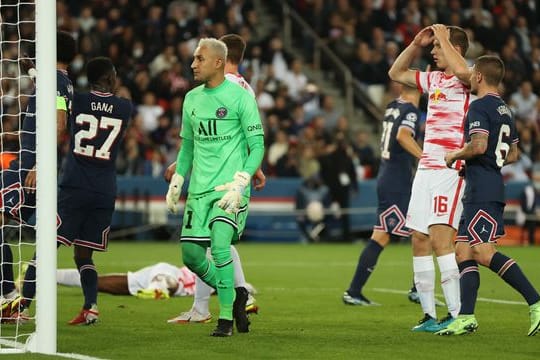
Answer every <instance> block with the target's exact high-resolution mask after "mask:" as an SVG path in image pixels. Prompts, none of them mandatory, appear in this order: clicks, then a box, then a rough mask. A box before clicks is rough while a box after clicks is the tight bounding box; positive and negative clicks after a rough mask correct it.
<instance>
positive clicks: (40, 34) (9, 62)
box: [0, 0, 57, 358]
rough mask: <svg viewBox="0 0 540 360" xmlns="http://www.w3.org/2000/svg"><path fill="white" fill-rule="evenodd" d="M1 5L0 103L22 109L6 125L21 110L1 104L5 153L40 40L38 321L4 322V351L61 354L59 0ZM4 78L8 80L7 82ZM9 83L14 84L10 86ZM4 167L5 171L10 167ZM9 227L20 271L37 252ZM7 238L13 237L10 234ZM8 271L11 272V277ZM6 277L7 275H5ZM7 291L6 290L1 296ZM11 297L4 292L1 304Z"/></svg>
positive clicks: (0, 349) (0, 332)
mask: <svg viewBox="0 0 540 360" xmlns="http://www.w3.org/2000/svg"><path fill="white" fill-rule="evenodd" d="M0 10H1V12H0V15H3V14H4V12H5V14H7V15H8V16H7V17H6V18H5V19H3V18H2V16H0V27H1V29H2V33H1V34H0V54H2V56H1V59H0V60H1V62H0V66H1V68H0V77H1V83H0V86H2V89H0V90H1V95H2V98H1V99H2V100H1V101H0V103H2V105H3V104H4V101H6V103H7V104H15V108H16V109H18V111H19V114H18V119H19V120H18V121H15V123H17V122H18V124H19V129H16V128H15V129H11V127H9V128H6V130H4V127H3V124H4V120H5V119H6V123H8V122H10V121H11V120H12V119H13V118H14V117H15V116H16V115H17V114H15V113H12V109H10V110H9V111H7V112H6V113H4V112H3V107H2V108H0V113H1V114H2V124H1V125H2V143H1V149H0V151H2V155H4V151H5V154H8V155H9V154H13V153H14V151H13V150H12V149H11V148H9V149H7V150H5V149H4V141H3V140H4V135H6V136H14V134H18V135H19V144H20V136H21V135H20V134H21V129H22V121H24V120H23V118H24V115H23V114H25V112H26V109H25V108H23V106H26V105H25V104H26V103H25V102H24V101H21V99H22V98H27V97H28V94H25V91H26V86H25V90H24V91H23V87H22V86H21V84H23V83H24V84H28V79H29V78H28V75H27V74H22V73H20V71H19V70H18V68H19V66H20V63H21V61H22V58H24V57H27V56H28V55H26V54H25V52H26V51H27V50H28V47H27V45H28V44H31V43H34V44H35V65H36V70H37V77H36V80H35V86H36V113H35V119H36V169H37V189H36V224H35V229H36V232H35V234H36V239H35V252H36V259H37V264H38V265H37V267H36V270H37V274H36V301H35V332H34V333H31V332H32V329H33V327H32V326H31V325H30V324H28V325H25V326H23V325H21V324H19V323H15V324H13V323H9V321H8V322H6V323H5V324H4V323H2V324H0V355H2V354H13V353H20V352H26V351H30V352H39V353H44V354H56V336H57V335H56V331H57V329H56V322H57V315H56V313H57V302H56V259H57V249H56V202H57V195H56V193H57V140H56V137H57V135H56V128H57V127H56V33H57V28H56V2H55V1H53V0H6V1H2V0H0ZM29 26H32V28H29ZM6 29H9V31H6V32H5V33H4V30H6ZM23 29H24V30H23ZM28 29H30V32H28ZM32 30H33V31H34V32H33V33H32ZM24 34H26V36H25V35H24ZM29 34H32V35H29ZM4 35H5V36H4ZM8 36H9V37H8ZM23 44H24V45H23ZM3 50H6V52H3ZM4 55H5V56H4ZM6 68H9V69H10V70H9V71H6V72H4V71H3V70H4V69H6ZM17 74H18V76H17ZM4 81H5V82H6V86H5V87H4ZM7 83H9V84H7ZM10 84H15V85H12V86H10ZM4 90H6V91H4ZM17 104H18V106H17ZM8 106H9V105H8ZM4 115H5V116H6V117H4ZM11 123H13V121H11ZM10 126H11V125H10ZM4 131H5V133H4ZM19 155H20V150H19ZM3 166H6V165H5V163H3ZM1 171H5V168H4V169H2V170H1ZM9 171H13V170H9ZM2 179H3V177H2ZM3 186H4V185H3V180H2V187H3ZM23 206H24V205H23ZM25 226H28V225H25ZM10 229H11V230H15V229H18V233H19V239H18V242H17V241H14V243H12V244H10V246H11V248H12V249H14V253H15V254H16V255H17V256H16V260H15V261H16V262H15V263H12V260H7V261H6V262H5V264H10V265H15V269H14V270H16V269H17V268H18V270H19V271H18V272H19V273H20V272H21V268H22V265H23V264H28V262H29V261H30V259H31V257H32V253H33V251H32V253H30V252H28V251H26V252H23V251H21V247H22V245H25V246H26V245H30V243H27V242H24V243H23V242H22V241H21V235H20V233H21V230H22V225H18V226H17V225H13V224H8V223H7V222H6V223H5V224H3V226H2V229H1V230H0V231H2V232H3V233H2V235H3V236H4V235H6V234H8V233H9V231H10ZM3 241H8V240H7V239H6V237H5V236H4V238H3ZM32 249H33V246H32ZM2 254H3V252H2ZM14 258H15V257H14ZM2 260H3V255H2ZM2 271H3V268H2ZM16 275H17V274H16V273H15V276H16ZM9 277H10V276H7V278H9ZM2 279H4V277H3V276H2ZM19 291H20V290H19ZM19 293H20V292H19ZM5 295H6V294H3V291H2V296H5ZM9 299H10V298H2V305H4V304H5V301H9ZM2 321H3V320H2ZM0 358H1V356H0Z"/></svg>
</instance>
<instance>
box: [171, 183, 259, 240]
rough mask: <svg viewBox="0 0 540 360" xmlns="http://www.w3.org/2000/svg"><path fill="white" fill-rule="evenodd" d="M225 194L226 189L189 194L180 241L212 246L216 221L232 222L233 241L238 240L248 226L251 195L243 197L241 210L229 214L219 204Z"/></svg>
mask: <svg viewBox="0 0 540 360" xmlns="http://www.w3.org/2000/svg"><path fill="white" fill-rule="evenodd" d="M224 194H225V192H224V191H212V192H210V193H208V194H205V195H197V196H192V195H188V198H187V201H186V205H185V208H184V217H183V220H182V232H181V235H180V241H192V242H197V243H201V245H205V246H210V240H211V239H210V234H211V230H212V225H213V224H214V223H215V222H216V221H222V222H224V223H227V224H230V225H231V226H232V227H233V228H234V229H235V235H234V237H233V239H231V243H232V244H234V243H236V242H237V241H238V239H239V238H240V236H241V235H242V232H243V231H244V227H245V226H246V218H247V214H248V201H249V197H247V196H243V197H242V203H241V204H240V210H239V211H238V212H237V213H236V214H227V213H226V212H225V210H222V209H220V208H219V207H218V205H217V203H218V201H219V200H221V198H222V197H223V195H224Z"/></svg>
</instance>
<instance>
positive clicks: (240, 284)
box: [231, 245, 259, 313]
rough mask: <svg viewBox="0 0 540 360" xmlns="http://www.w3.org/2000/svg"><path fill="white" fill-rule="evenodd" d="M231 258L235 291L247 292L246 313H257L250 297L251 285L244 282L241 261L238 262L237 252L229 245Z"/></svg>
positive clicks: (238, 255)
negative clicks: (241, 289) (243, 290)
mask: <svg viewBox="0 0 540 360" xmlns="http://www.w3.org/2000/svg"><path fill="white" fill-rule="evenodd" d="M231 256H232V259H233V265H234V287H235V288H236V289H238V288H243V289H246V290H248V293H249V295H248V302H247V304H246V311H247V312H248V313H257V312H258V311H259V307H258V306H257V305H256V304H255V298H254V297H253V296H252V294H253V293H254V292H255V290H254V288H253V286H252V285H251V284H248V283H247V282H246V277H245V275H244V269H243V268H242V261H241V260H240V254H238V250H237V249H236V246H234V245H231Z"/></svg>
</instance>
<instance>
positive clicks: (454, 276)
mask: <svg viewBox="0 0 540 360" xmlns="http://www.w3.org/2000/svg"><path fill="white" fill-rule="evenodd" d="M437 262H438V263H439V270H440V271H441V287H442V289H443V293H444V299H445V300H446V306H448V312H449V313H450V315H452V317H454V318H455V317H457V316H458V314H459V309H460V307H461V298H460V292H459V269H458V266H457V262H456V254H455V253H450V254H446V255H443V256H438V257H437Z"/></svg>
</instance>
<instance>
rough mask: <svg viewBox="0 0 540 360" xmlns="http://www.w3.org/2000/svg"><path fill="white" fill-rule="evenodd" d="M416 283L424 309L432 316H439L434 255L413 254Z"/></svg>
mask: <svg viewBox="0 0 540 360" xmlns="http://www.w3.org/2000/svg"><path fill="white" fill-rule="evenodd" d="M413 270H414V285H415V286H416V291H418V296H419V298H420V304H421V305H422V311H423V312H424V314H428V315H429V316H431V317H432V318H434V319H436V318H437V311H436V310H435V263H434V262H433V256H431V255H429V256H413Z"/></svg>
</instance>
